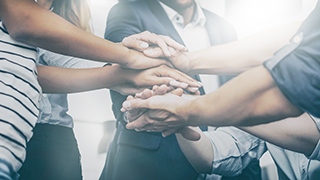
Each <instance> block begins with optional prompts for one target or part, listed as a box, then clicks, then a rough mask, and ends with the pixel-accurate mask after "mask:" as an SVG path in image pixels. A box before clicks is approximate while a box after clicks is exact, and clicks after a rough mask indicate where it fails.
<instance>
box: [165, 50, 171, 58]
mask: <svg viewBox="0 0 320 180" xmlns="http://www.w3.org/2000/svg"><path fill="white" fill-rule="evenodd" d="M165 53H166V54H167V55H168V56H169V57H171V53H170V52H169V50H168V49H166V50H165Z"/></svg>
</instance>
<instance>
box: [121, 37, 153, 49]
mask: <svg viewBox="0 0 320 180" xmlns="http://www.w3.org/2000/svg"><path fill="white" fill-rule="evenodd" d="M121 44H122V45H123V46H125V47H127V48H132V49H135V50H138V51H144V50H146V49H147V48H148V47H149V44H148V43H146V42H144V41H141V40H138V39H136V38H135V35H133V36H129V37H126V38H124V39H123V40H122V42H121Z"/></svg>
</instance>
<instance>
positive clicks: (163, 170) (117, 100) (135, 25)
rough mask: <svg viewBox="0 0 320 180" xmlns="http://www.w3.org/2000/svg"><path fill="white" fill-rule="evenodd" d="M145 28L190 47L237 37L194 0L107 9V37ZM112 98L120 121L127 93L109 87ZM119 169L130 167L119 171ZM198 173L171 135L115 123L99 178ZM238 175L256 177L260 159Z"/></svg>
mask: <svg viewBox="0 0 320 180" xmlns="http://www.w3.org/2000/svg"><path fill="white" fill-rule="evenodd" d="M145 30H147V31H150V32H151V33H155V34H160V35H166V36H170V37H171V38H173V39H174V40H176V41H177V42H179V43H181V44H184V45H186V47H187V48H188V49H189V51H195V50H200V49H203V48H206V47H209V46H210V45H217V44H223V43H228V42H231V41H235V40H236V33H235V31H234V28H233V27H232V26H231V25H230V24H229V23H227V22H226V21H225V20H224V19H222V18H220V17H219V16H217V15H215V14H213V13H211V12H209V11H207V10H204V9H203V8H201V7H200V5H199V3H197V2H196V1H194V0H188V1H178V0H174V1H167V0H161V1H156V0H149V1H146V0H139V1H134V2H120V3H118V4H117V5H115V6H114V7H113V8H112V9H111V11H110V13H109V15H108V20H107V26H106V32H105V38H106V39H108V40H111V41H113V42H120V41H122V39H123V38H124V37H126V36H129V35H132V34H136V33H140V32H143V31H145ZM194 34H197V36H194ZM144 53H148V52H146V51H144ZM196 78H198V77H196ZM228 79H229V77H225V76H220V77H219V79H218V80H216V82H214V83H213V82H211V85H212V84H217V85H216V86H218V84H219V83H220V84H222V83H224V82H226V81H227V80H228ZM200 90H201V89H200ZM201 91H202V90H201ZM202 93H203V91H202ZM111 98H112V100H113V112H114V115H115V117H116V119H117V120H118V122H123V121H124V114H123V113H121V111H120V108H121V104H122V102H123V101H124V100H125V98H126V97H125V96H122V95H120V94H119V93H117V92H111ZM169 147H170V148H169ZM133 151H134V152H135V153H134V154H132V152H133ZM129 157H130V158H129ZM141 157H144V158H141ZM163 157H165V158H163ZM123 169H126V170H127V171H128V172H130V173H123ZM146 169H148V170H146ZM169 169H170V170H169ZM198 176H199V173H198V172H196V171H195V170H194V168H193V167H192V166H191V165H190V163H189V162H188V161H187V159H186V158H185V157H184V155H183V154H182V152H181V150H180V148H179V146H178V142H177V140H176V137H175V135H173V136H170V137H167V138H163V137H161V135H160V134H159V133H157V134H156V133H151V134H150V133H141V132H138V133H137V132H134V131H128V130H126V129H125V128H123V125H122V124H120V123H119V124H118V127H117V130H116V133H115V135H114V138H113V141H112V144H111V145H110V146H109V151H108V155H107V159H106V164H105V167H104V169H103V172H102V174H101V177H100V179H196V178H198ZM224 178H225V179H227V177H224ZM237 178H240V179H260V178H261V175H260V167H259V162H258V161H257V162H252V166H249V168H248V170H247V171H244V173H243V174H242V175H241V176H240V175H239V177H237Z"/></svg>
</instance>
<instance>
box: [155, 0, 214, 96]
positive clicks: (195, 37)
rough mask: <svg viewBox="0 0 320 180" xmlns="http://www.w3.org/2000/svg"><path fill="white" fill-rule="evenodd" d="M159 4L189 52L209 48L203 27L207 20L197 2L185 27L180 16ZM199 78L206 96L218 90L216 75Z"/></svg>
mask: <svg viewBox="0 0 320 180" xmlns="http://www.w3.org/2000/svg"><path fill="white" fill-rule="evenodd" d="M159 3H160V4H161V5H162V7H163V9H164V11H165V12H166V13H167V15H168V17H169V19H170V20H171V22H172V24H173V26H174V28H175V29H176V31H177V32H178V34H179V35H180V37H181V39H182V40H183V42H184V44H185V46H186V47H187V48H188V49H189V51H190V52H192V51H198V50H202V49H205V48H208V47H210V46H211V43H210V38H209V35H208V32H207V30H206V28H205V26H204V25H205V23H206V20H207V19H206V17H205V15H204V13H203V11H202V9H201V7H200V5H199V3H198V2H197V1H196V10H195V15H194V18H193V19H192V20H191V22H190V23H189V24H187V25H186V26H184V18H183V16H182V15H180V14H179V13H178V12H176V11H175V10H173V9H172V8H170V7H169V6H167V5H165V4H163V3H162V2H160V1H159ZM200 78H201V81H202V83H203V84H204V90H205V92H206V93H207V94H208V93H210V92H213V91H215V90H217V89H218V88H219V78H218V76H217V75H200Z"/></svg>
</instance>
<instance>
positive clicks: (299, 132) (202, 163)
mask: <svg viewBox="0 0 320 180" xmlns="http://www.w3.org/2000/svg"><path fill="white" fill-rule="evenodd" d="M167 90H170V89H168V88H167V87H166V86H165V85H162V86H160V87H158V86H154V88H153V90H152V91H150V90H149V89H145V90H144V91H143V92H142V93H141V94H140V95H139V97H138V98H142V99H147V98H150V97H151V96H155V95H163V94H165V93H166V91H167ZM170 94H172V95H177V96H181V97H182V98H184V99H186V100H192V99H197V98H198V97H197V96H191V95H187V96H186V95H183V94H182V92H179V90H174V91H172V92H170ZM135 98H137V96H136V97H135ZM128 99H133V97H130V98H128ZM138 111H141V109H134V110H131V111H127V114H128V117H129V118H130V116H136V117H135V118H146V119H148V118H149V115H148V113H144V114H139V115H138V114H136V113H137V112H138ZM144 111H153V114H156V115H157V117H158V118H167V117H168V116H170V114H169V113H164V112H163V111H162V112H161V111H159V110H150V109H149V110H148V109H145V110H144ZM137 116H139V117H137ZM149 121H150V119H149ZM238 128H240V129H242V130H244V131H246V132H248V133H250V134H252V135H254V136H257V137H258V138H261V139H263V140H265V141H267V142H269V143H272V144H274V145H277V146H279V147H282V148H284V149H288V150H292V151H295V152H298V153H303V154H305V155H306V156H310V155H311V153H312V152H313V151H314V149H315V147H316V145H317V143H318V141H319V138H320V133H319V130H318V128H317V126H316V124H315V122H314V121H313V119H312V118H311V117H310V116H309V115H308V114H306V113H304V114H302V115H301V116H299V117H297V118H287V119H284V120H281V121H276V122H272V123H268V124H261V125H256V126H247V127H244V126H243V127H238ZM191 130H194V131H193V132H192V131H191ZM148 131H151V132H153V131H157V129H154V130H148ZM177 132H179V133H177V134H176V137H177V140H178V143H179V145H180V148H181V150H182V152H183V153H184V155H185V156H186V157H187V159H188V161H189V162H190V164H191V165H192V166H193V167H194V168H195V170H196V171H197V172H199V173H210V172H211V168H212V161H213V160H214V159H213V157H214V156H213V155H214V153H215V152H213V149H212V143H214V142H211V140H210V139H209V138H208V137H207V136H206V135H205V134H204V133H203V132H202V131H201V130H200V129H199V128H198V127H188V128H183V129H179V131H177ZM185 133H188V134H189V135H190V133H193V135H196V136H197V137H199V136H200V137H199V138H198V139H192V138H190V136H188V135H186V134H185ZM195 133H198V134H195ZM212 133H215V132H212ZM225 135H226V136H229V134H225ZM194 140H197V141H194Z"/></svg>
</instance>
